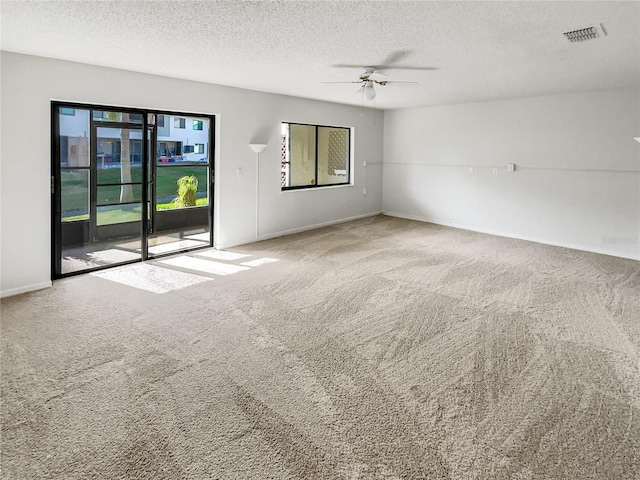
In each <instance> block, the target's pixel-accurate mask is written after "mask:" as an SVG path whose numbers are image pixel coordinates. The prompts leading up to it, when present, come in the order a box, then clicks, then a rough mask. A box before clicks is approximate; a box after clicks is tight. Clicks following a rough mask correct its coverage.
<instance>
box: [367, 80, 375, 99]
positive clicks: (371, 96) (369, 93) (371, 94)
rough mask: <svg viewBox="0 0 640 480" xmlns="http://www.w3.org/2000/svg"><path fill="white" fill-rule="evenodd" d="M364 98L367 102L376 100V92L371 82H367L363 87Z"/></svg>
mask: <svg viewBox="0 0 640 480" xmlns="http://www.w3.org/2000/svg"><path fill="white" fill-rule="evenodd" d="M364 98H366V99H367V100H373V99H374V98H376V91H375V90H374V89H373V82H367V84H366V85H365V86H364Z"/></svg>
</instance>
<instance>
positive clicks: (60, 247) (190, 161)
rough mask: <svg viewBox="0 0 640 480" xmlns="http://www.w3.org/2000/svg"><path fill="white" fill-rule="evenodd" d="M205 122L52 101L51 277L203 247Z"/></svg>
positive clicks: (208, 239) (208, 240) (207, 195)
mask: <svg viewBox="0 0 640 480" xmlns="http://www.w3.org/2000/svg"><path fill="white" fill-rule="evenodd" d="M212 125H213V119H212V118H211V117H203V116H188V115H176V114H169V113H159V112H152V111H141V110H134V109H131V110H124V109H115V108H110V107H104V108H98V107H93V106H83V105H72V104H62V103H55V102H54V103H53V105H52V139H53V142H52V160H53V161H52V182H51V186H52V224H53V225H52V226H53V229H52V230H53V252H52V253H53V262H52V263H53V265H52V274H53V275H52V276H53V278H58V277H62V276H67V275H72V274H76V273H81V272H86V271H91V270H96V269H101V268H106V267H109V266H112V265H120V264H124V263H129V262H133V261H140V260H145V259H148V258H151V257H154V256H158V255H164V254H168V253H174V252H178V251H185V250H189V249H193V248H199V247H207V246H211V245H212V228H211V226H212V203H213V202H212V201H211V198H212V186H213V172H212V169H211V162H210V161H209V159H210V158H211V153H212V151H213V146H212V141H211V133H212V130H213V129H212Z"/></svg>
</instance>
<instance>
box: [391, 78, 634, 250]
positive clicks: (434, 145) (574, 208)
mask: <svg viewBox="0 0 640 480" xmlns="http://www.w3.org/2000/svg"><path fill="white" fill-rule="evenodd" d="M638 135H640V92H639V91H638V89H620V90H612V91H597V92H588V93H575V94H563V95H553V96H546V97H537V98H522V99H516V100H505V101H496V102H486V103H474V104H464V105H451V106H439V107H429V108H414V109H403V110H395V111H387V112H386V113H385V131H384V170H383V176H384V186H383V211H384V212H385V213H388V214H391V215H396V216H402V217H407V218H415V219H420V220H426V221H429V222H433V223H439V224H443V225H452V226H457V227H461V228H467V229H471V230H477V231H484V232H488V233H495V234H499V235H505V236H510V237H516V238H524V239H529V240H533V241H538V242H542V243H548V244H554V245H561V246H567V247H571V248H577V249H582V250H589V251H594V252H600V253H607V254H611V255H616V256H621V257H627V258H636V259H638V258H640V239H639V237H640V175H639V174H638V170H640V144H639V143H638V142H636V141H634V139H633V137H637V136H638ZM509 163H515V164H516V171H515V172H514V173H509V172H507V171H506V167H507V164H509ZM470 166H474V173H473V174H471V173H469V167H470ZM493 167H497V168H498V175H493Z"/></svg>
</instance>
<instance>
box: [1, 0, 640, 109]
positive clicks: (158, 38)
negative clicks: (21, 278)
mask: <svg viewBox="0 0 640 480" xmlns="http://www.w3.org/2000/svg"><path fill="white" fill-rule="evenodd" d="M0 7H1V9H2V10H1V11H0V14H1V15H2V49H3V50H7V51H12V52H19V53H26V54H33V55H41V56H45V57H54V58H60V59H65V60H73V61H77V62H84V63H90V64H96V65H105V66H109V67H116V68H122V69H127V70H134V71H140V72H147V73H153V74H159V75H165V76H170V77H177V78H184V79H190V80H198V81H203V82H209V83H215V84H221V85H231V86H236V87H242V88H248V89H252V90H261V91H266V92H274V93H282V94H286V95H294V96H299V97H306V98H315V99H320V100H327V101H332V102H339V103H347V104H354V105H360V103H361V102H362V96H361V95H359V94H357V93H356V91H357V90H358V86H357V85H355V84H326V83H322V82H331V81H351V80H356V79H357V77H358V75H359V74H360V73H362V69H361V68H346V67H342V68H339V67H336V66H335V65H336V64H354V65H361V66H362V67H364V66H369V65H379V64H381V63H383V62H385V61H391V62H395V63H394V65H397V66H402V65H404V66H413V67H434V68H435V69H434V70H415V69H414V70H401V69H390V70H388V73H389V74H390V76H389V77H388V79H389V80H402V81H413V82H419V83H418V84H397V85H391V84H389V85H386V86H384V87H381V86H378V87H376V90H377V92H378V95H377V98H376V107H377V108H384V109H391V108H401V107H410V106H422V105H434V104H448V103H461V102H469V101H481V100H492V99H499V98H512V97H526V96H536V95H544V94H553V93H563V92H569V91H584V90H594V89H604V88H617V87H626V86H638V85H639V82H640V33H639V32H640V2H608V1H605V2H573V1H565V2H542V1H537V2H521V1H518V2H400V1H377V2H357V1H356V2H353V1H336V2H324V1H270V2H266V1H264V2H241V1H233V2H215V1H132V0H129V1H64V2H63V1H44V2H41V1H37V2H34V1H27V0H22V1H15V2H14V1H6V0H2V3H1V4H0ZM598 24H602V26H603V27H604V29H605V30H606V32H607V34H608V35H607V36H605V37H602V38H599V39H596V40H592V41H587V42H583V43H570V42H568V41H567V40H566V39H565V38H564V36H563V32H565V31H568V30H575V29H579V28H583V27H586V26H590V25H598ZM368 104H369V105H371V103H370V102H368Z"/></svg>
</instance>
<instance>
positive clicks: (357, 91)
mask: <svg viewBox="0 0 640 480" xmlns="http://www.w3.org/2000/svg"><path fill="white" fill-rule="evenodd" d="M363 89H364V84H362V86H361V87H360V88H358V90H356V93H362V91H363Z"/></svg>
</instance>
